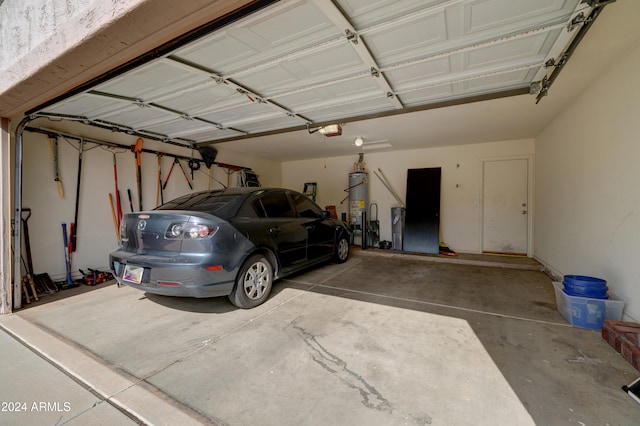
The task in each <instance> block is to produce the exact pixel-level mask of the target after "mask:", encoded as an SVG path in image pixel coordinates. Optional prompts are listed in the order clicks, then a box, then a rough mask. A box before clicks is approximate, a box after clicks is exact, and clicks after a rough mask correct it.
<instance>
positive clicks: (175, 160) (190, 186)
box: [162, 156, 193, 189]
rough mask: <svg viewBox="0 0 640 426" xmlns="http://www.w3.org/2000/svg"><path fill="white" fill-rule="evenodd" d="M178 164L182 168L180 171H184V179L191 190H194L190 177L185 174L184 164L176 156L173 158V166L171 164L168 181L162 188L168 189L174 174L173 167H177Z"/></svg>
mask: <svg viewBox="0 0 640 426" xmlns="http://www.w3.org/2000/svg"><path fill="white" fill-rule="evenodd" d="M176 164H177V165H178V166H180V170H182V174H183V175H184V178H185V179H186V181H187V184H189V188H191V189H193V185H191V182H190V181H189V177H188V176H187V173H186V172H185V170H184V167H182V163H181V162H180V160H179V159H178V157H176V156H174V157H173V164H171V168H170V169H169V173H168V174H167V180H165V181H164V185H163V186H162V188H163V189H166V188H167V183H168V182H169V178H170V177H171V172H173V166H175V165H176Z"/></svg>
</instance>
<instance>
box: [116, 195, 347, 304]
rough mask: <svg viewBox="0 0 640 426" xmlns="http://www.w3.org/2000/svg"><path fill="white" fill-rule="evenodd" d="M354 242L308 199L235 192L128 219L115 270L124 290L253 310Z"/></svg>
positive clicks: (180, 201) (338, 258)
mask: <svg viewBox="0 0 640 426" xmlns="http://www.w3.org/2000/svg"><path fill="white" fill-rule="evenodd" d="M349 240H350V235H349V229H348V228H347V226H346V225H345V223H344V222H342V221H339V220H335V219H332V218H331V215H330V213H329V212H327V211H323V210H322V209H321V208H320V207H318V205H317V204H315V203H314V202H313V201H311V200H310V199H309V198H308V197H307V196H305V195H303V194H300V193H298V192H296V191H292V190H288V189H276V188H272V189H267V188H229V189H221V190H213V191H203V192H196V193H192V194H188V195H184V196H182V197H180V198H177V199H175V200H173V201H170V202H168V203H165V204H163V205H162V206H160V207H158V208H156V209H154V210H150V211H144V212H136V213H128V214H126V215H124V217H123V218H122V222H121V224H120V247H119V248H118V250H117V251H115V252H113V253H111V254H110V255H109V264H110V266H111V269H112V270H113V272H114V275H115V277H116V279H117V280H118V284H119V285H122V284H126V285H128V286H131V287H134V288H137V289H140V290H143V291H146V292H149V293H155V294H161V295H167V296H187V297H216V296H228V297H229V299H230V300H231V302H232V303H233V304H234V305H236V306H238V307H240V308H252V307H254V306H258V305H259V304H261V303H262V302H264V301H265V300H266V299H267V297H268V296H269V292H270V291H271V286H272V283H273V280H275V279H277V278H282V277H284V276H286V275H289V274H291V273H294V272H296V271H299V270H301V269H303V268H307V267H309V266H312V265H316V264H319V263H322V262H326V261H328V260H333V261H334V262H338V263H342V262H345V261H346V260H347V257H348V256H349Z"/></svg>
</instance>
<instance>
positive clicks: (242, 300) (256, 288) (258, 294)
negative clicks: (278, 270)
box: [229, 255, 273, 309]
mask: <svg viewBox="0 0 640 426" xmlns="http://www.w3.org/2000/svg"><path fill="white" fill-rule="evenodd" d="M272 284H273V266H271V263H269V261H268V260H267V258H266V257H264V256H262V255H253V256H251V257H249V258H248V259H247V260H246V261H245V262H244V264H243V265H242V268H240V271H239V272H238V276H237V277H236V284H235V286H234V287H233V291H232V292H231V294H230V295H229V300H230V301H231V303H233V304H234V305H235V306H237V307H238V308H242V309H249V308H253V307H256V306H258V305H260V304H262V303H263V302H264V301H265V300H267V298H268V297H269V293H271V286H272Z"/></svg>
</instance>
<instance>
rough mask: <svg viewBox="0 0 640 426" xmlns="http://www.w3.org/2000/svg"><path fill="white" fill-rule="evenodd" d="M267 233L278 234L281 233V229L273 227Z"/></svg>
mask: <svg viewBox="0 0 640 426" xmlns="http://www.w3.org/2000/svg"><path fill="white" fill-rule="evenodd" d="M269 232H271V233H272V234H279V233H280V232H282V228H280V227H279V226H274V227H273V228H270V229H269Z"/></svg>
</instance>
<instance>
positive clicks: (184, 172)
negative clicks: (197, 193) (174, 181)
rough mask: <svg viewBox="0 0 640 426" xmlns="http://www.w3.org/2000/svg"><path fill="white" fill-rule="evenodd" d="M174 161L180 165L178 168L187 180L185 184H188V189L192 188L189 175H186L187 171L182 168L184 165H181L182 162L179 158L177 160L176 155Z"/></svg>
mask: <svg viewBox="0 0 640 426" xmlns="http://www.w3.org/2000/svg"><path fill="white" fill-rule="evenodd" d="M176 161H177V162H178V166H180V170H182V174H183V175H184V178H185V180H186V181H187V184H188V185H189V189H193V185H191V181H190V180H189V176H187V172H186V171H185V170H184V167H183V166H182V163H181V162H180V160H178V157H176Z"/></svg>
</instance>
